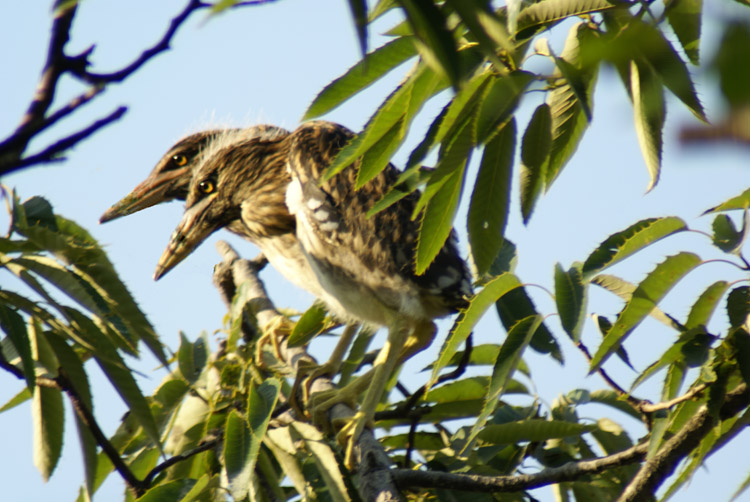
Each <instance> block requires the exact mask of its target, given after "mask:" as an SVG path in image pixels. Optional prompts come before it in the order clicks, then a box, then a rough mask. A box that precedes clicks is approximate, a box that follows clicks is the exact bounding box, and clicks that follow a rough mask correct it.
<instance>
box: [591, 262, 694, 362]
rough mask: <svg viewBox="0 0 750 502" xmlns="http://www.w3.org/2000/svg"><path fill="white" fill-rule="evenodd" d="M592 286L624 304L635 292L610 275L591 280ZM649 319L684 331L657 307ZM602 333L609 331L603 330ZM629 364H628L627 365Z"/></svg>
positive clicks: (682, 327)
mask: <svg viewBox="0 0 750 502" xmlns="http://www.w3.org/2000/svg"><path fill="white" fill-rule="evenodd" d="M591 283H592V284H596V285H597V286H600V287H602V288H604V289H606V290H607V291H609V292H611V293H614V294H616V295H617V296H619V297H620V298H622V299H623V300H624V301H625V302H629V301H630V299H631V298H632V297H633V293H634V292H635V290H636V287H637V286H636V285H635V284H633V283H631V282H628V281H626V280H624V279H620V278H619V277H617V276H615V275H610V274H599V275H597V276H596V277H594V278H593V279H591ZM648 315H650V316H651V317H653V318H654V319H656V320H657V321H659V322H660V323H662V324H664V325H665V326H668V327H670V328H672V329H676V330H677V331H684V326H682V325H681V324H680V323H679V322H677V320H676V319H674V318H673V317H672V316H670V315H668V314H665V313H664V312H663V311H662V310H661V309H660V308H659V307H654V309H653V310H651V312H649V313H648ZM604 331H609V330H608V329H607V330H604ZM628 364H629V363H628Z"/></svg>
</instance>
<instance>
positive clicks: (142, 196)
mask: <svg viewBox="0 0 750 502" xmlns="http://www.w3.org/2000/svg"><path fill="white" fill-rule="evenodd" d="M183 176H189V168H188V167H184V168H182V169H175V170H172V171H163V172H157V173H151V175H149V177H148V178H146V179H145V180H144V181H143V183H141V184H140V185H138V186H137V187H135V188H134V189H133V191H132V192H130V193H129V194H128V195H126V196H125V197H123V199H122V200H120V201H119V202H118V203H116V204H115V205H113V206H112V207H110V208H109V209H107V211H106V212H105V213H104V214H103V215H102V216H101V218H99V223H106V222H108V221H111V220H114V219H116V218H119V217H121V216H127V215H129V214H133V213H136V212H138V211H140V210H141V209H146V208H148V207H151V206H154V205H156V204H159V203H161V202H169V201H171V200H173V199H175V198H178V197H177V196H176V195H175V193H174V186H175V184H176V183H175V181H177V180H179V178H181V177H183ZM186 187H187V184H186Z"/></svg>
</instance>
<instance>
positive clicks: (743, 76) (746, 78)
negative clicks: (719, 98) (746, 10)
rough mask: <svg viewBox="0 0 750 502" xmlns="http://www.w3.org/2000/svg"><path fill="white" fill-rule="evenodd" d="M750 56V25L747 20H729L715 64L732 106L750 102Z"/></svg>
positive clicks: (725, 96)
mask: <svg viewBox="0 0 750 502" xmlns="http://www.w3.org/2000/svg"><path fill="white" fill-rule="evenodd" d="M748 58H750V27H749V26H748V24H747V21H746V20H742V21H740V20H736V21H733V22H728V23H727V26H726V28H725V31H724V37H723V38H722V41H721V45H720V46H719V51H718V53H717V54H716V60H715V62H714V65H715V67H716V69H717V70H718V72H719V86H720V87H721V92H722V94H723V95H724V98H725V99H726V100H727V102H728V103H729V106H730V107H732V108H735V109H736V108H742V107H745V106H747V105H748V104H750V90H749V89H748V83H749V82H750V71H749V70H748V68H747V65H745V64H738V63H739V62H744V61H748Z"/></svg>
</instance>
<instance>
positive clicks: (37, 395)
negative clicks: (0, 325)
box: [29, 323, 65, 481]
mask: <svg viewBox="0 0 750 502" xmlns="http://www.w3.org/2000/svg"><path fill="white" fill-rule="evenodd" d="M34 324H35V323H31V324H30V325H29V337H30V339H31V350H32V354H33V356H34V360H36V361H40V362H42V363H43V364H44V359H45V358H47V357H54V356H52V354H51V348H50V347H49V346H48V344H47V340H46V337H45V336H44V333H42V332H41V329H40V327H39V326H38V325H37V326H34ZM44 353H49V354H50V356H44V355H43V354H44ZM47 364H49V363H47ZM31 419H32V423H33V428H34V449H33V452H34V465H35V466H36V468H37V469H38V470H39V472H40V473H41V475H42V478H43V479H44V480H45V481H47V480H48V479H49V477H50V476H51V475H52V471H54V470H55V467H56V466H57V462H58V460H60V453H61V452H62V442H63V431H64V424H65V416H64V408H63V400H62V392H60V389H55V388H50V387H45V386H38V387H36V388H35V389H34V392H33V396H32V400H31Z"/></svg>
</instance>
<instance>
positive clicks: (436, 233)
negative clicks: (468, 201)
mask: <svg viewBox="0 0 750 502" xmlns="http://www.w3.org/2000/svg"><path fill="white" fill-rule="evenodd" d="M473 140H474V137H473V130H472V127H471V125H470V121H469V120H467V121H466V123H465V125H464V127H463V128H462V129H460V130H459V131H457V133H456V137H455V138H454V139H453V141H452V142H451V143H449V144H448V146H447V147H446V148H445V152H444V153H443V154H442V156H441V159H440V160H439V161H438V166H437V168H436V170H435V173H434V174H433V175H432V177H431V178H430V180H429V181H428V183H427V187H426V188H425V191H424V193H423V194H422V196H421V197H420V199H419V201H418V203H417V210H419V207H420V205H424V204H425V202H426V207H425V209H424V212H423V213H422V217H421V221H420V225H419V239H418V240H417V252H416V267H415V270H416V272H417V274H423V273H424V272H425V270H427V268H428V267H429V266H430V264H431V263H432V261H433V260H434V259H435V257H436V256H437V255H438V253H439V252H440V250H441V249H442V248H443V245H444V244H445V241H446V240H447V239H448V236H449V235H450V233H451V230H452V229H453V217H454V215H455V214H456V210H457V209H458V202H459V200H460V198H461V190H462V188H463V181H464V173H465V171H466V165H467V164H468V162H469V159H470V152H471V149H472V148H473V146H474V141H473Z"/></svg>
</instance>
